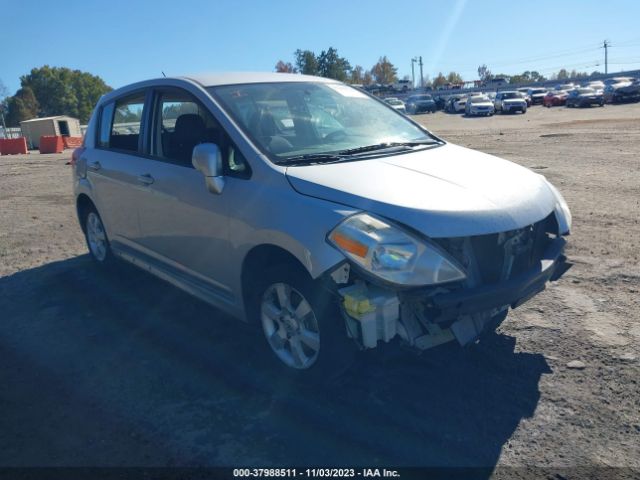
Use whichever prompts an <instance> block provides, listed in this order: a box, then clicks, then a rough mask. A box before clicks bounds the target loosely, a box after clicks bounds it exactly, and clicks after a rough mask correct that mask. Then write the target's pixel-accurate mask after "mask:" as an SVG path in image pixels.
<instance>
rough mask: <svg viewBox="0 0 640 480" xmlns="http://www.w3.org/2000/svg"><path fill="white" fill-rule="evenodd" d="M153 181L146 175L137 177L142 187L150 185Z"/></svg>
mask: <svg viewBox="0 0 640 480" xmlns="http://www.w3.org/2000/svg"><path fill="white" fill-rule="evenodd" d="M153 181H154V180H153V177H152V176H151V175H149V174H148V173H144V174H142V175H138V182H140V183H142V184H143V185H151V184H152V183H153Z"/></svg>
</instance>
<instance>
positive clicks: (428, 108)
mask: <svg viewBox="0 0 640 480" xmlns="http://www.w3.org/2000/svg"><path fill="white" fill-rule="evenodd" d="M405 108H406V110H407V113H410V114H416V113H425V112H426V113H433V112H435V111H436V102H434V101H433V97H432V96H431V95H427V94H425V95H411V96H410V97H409V98H407V102H406V104H405Z"/></svg>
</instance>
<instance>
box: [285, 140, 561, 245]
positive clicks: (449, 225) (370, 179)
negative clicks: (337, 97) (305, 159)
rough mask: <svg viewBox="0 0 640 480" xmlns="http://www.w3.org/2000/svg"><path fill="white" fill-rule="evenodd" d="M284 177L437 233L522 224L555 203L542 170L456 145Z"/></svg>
mask: <svg viewBox="0 0 640 480" xmlns="http://www.w3.org/2000/svg"><path fill="white" fill-rule="evenodd" d="M286 175H287V178H288V179H289V182H290V183H291V185H292V186H293V188H294V189H295V190H296V191H298V192H299V193H301V194H303V195H308V196H312V197H316V198H320V199H323V200H328V201H331V202H335V203H340V204H343V205H348V206H351V207H355V208H358V209H362V210H365V211H367V212H371V213H375V214H378V215H380V216H383V217H386V218H389V219H391V220H394V221H396V222H399V223H402V224H405V225H408V226H410V227H412V228H414V229H416V230H418V231H420V232H422V233H423V234H425V235H427V236H430V237H433V238H439V237H458V236H467V235H483V234H488V233H496V232H501V231H507V230H514V229H517V228H522V227H524V226H526V225H530V224H532V223H535V222H537V221H538V220H541V219H543V218H545V217H546V216H547V215H549V213H551V212H552V211H553V210H554V207H555V204H556V199H555V196H554V194H553V192H552V191H551V189H550V188H549V187H548V186H547V184H546V180H545V179H544V177H543V176H542V175H538V174H537V173H534V172H532V171H530V170H528V169H526V168H524V167H521V166H519V165H516V164H515V163H512V162H509V161H507V160H502V159H500V158H497V157H494V156H492V155H488V154H485V153H481V152H478V151H475V150H470V149H467V148H463V147H459V146H457V145H451V144H447V145H443V146H441V147H436V148H431V149H426V150H421V151H417V152H412V153H406V154H400V155H393V156H388V157H384V158H376V159H369V160H359V161H353V162H344V163H336V164H324V165H311V166H297V167H289V168H287V171H286Z"/></svg>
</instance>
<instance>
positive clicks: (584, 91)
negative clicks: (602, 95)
mask: <svg viewBox="0 0 640 480" xmlns="http://www.w3.org/2000/svg"><path fill="white" fill-rule="evenodd" d="M578 93H580V94H582V95H588V94H591V93H596V92H595V90H594V89H593V88H580V89H578Z"/></svg>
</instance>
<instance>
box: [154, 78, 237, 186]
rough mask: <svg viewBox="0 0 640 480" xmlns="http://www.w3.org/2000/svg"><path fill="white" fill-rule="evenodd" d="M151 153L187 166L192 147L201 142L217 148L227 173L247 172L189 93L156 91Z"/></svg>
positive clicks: (215, 123) (214, 122) (227, 140)
mask: <svg viewBox="0 0 640 480" xmlns="http://www.w3.org/2000/svg"><path fill="white" fill-rule="evenodd" d="M155 125H156V128H155V132H154V140H153V142H152V146H153V149H152V155H153V156H155V157H158V158H161V159H164V160H168V161H171V162H172V163H176V164H179V165H183V166H188V167H191V166H192V164H191V157H192V154H193V149H194V148H195V147H196V146H197V145H199V144H201V143H215V144H216V145H218V147H219V148H220V151H221V153H222V157H223V161H224V163H225V170H227V172H228V173H232V174H233V173H236V174H240V175H241V176H242V174H244V173H248V170H249V168H248V164H247V162H246V160H245V159H244V157H243V156H242V154H241V153H240V152H239V151H238V149H237V147H235V145H233V144H232V142H231V140H230V138H229V137H228V135H227V134H226V132H225V131H224V130H223V128H222V126H221V125H220V124H219V123H218V121H217V120H216V119H215V118H214V117H213V115H212V114H211V113H210V112H209V111H208V110H207V109H206V108H205V107H204V106H203V105H202V104H201V103H200V102H199V101H198V100H196V99H195V98H194V97H192V96H191V95H190V94H189V93H187V92H184V91H181V90H168V91H163V92H159V93H158V95H157V97H156V122H155Z"/></svg>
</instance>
